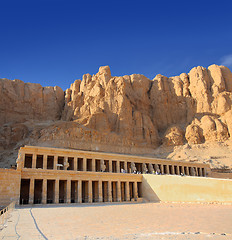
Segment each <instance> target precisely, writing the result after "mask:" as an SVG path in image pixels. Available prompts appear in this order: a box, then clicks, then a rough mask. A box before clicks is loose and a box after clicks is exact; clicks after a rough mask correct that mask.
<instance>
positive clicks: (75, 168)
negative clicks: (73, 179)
mask: <svg viewBox="0 0 232 240" xmlns="http://www.w3.org/2000/svg"><path fill="white" fill-rule="evenodd" d="M77 160H78V159H77V158H76V157H75V158H74V159H73V161H74V166H73V170H74V171H77Z"/></svg>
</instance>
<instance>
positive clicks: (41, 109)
mask: <svg viewBox="0 0 232 240" xmlns="http://www.w3.org/2000/svg"><path fill="white" fill-rule="evenodd" d="M0 92H1V100H0V112H1V115H0V124H1V128H0V144H1V148H2V149H3V150H4V149H8V148H9V147H12V148H13V147H14V148H17V146H18V145H19V144H25V143H26V144H38V145H43V146H57V147H67V148H77V149H86V150H99V151H109V152H121V153H134V154H145V153H147V154H149V153H151V151H152V149H155V148H157V147H158V146H160V145H161V144H163V145H164V146H175V145H182V144H185V143H186V142H188V143H190V144H199V143H203V142H207V141H225V140H226V139H229V138H230V136H231V135H232V120H231V119H232V110H231V105H232V73H231V72H230V70H229V69H228V68H226V67H224V66H217V65H212V66H210V67H209V68H208V69H206V68H204V67H195V68H193V69H192V70H191V71H190V72H189V74H186V73H183V74H181V75H180V76H175V77H170V78H167V77H165V76H162V75H160V74H158V75H157V76H156V77H155V78H154V79H153V80H150V79H148V78H146V77H145V76H143V75H140V74H132V75H130V76H128V75H126V76H121V77H115V76H112V75H111V71H110V68H109V67H108V66H104V67H100V68H99V72H98V73H97V74H96V75H93V76H91V75H90V74H85V75H84V76H83V79H82V80H76V81H75V82H74V83H73V84H71V86H70V88H69V89H67V90H66V91H65V93H64V92H63V91H62V90H61V89H60V88H59V87H54V88H53V87H42V86H41V85H39V84H32V83H24V82H22V81H20V80H14V81H11V80H7V79H0ZM17 144H18V145H17Z"/></svg>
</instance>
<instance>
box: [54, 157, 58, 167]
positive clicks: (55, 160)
mask: <svg viewBox="0 0 232 240" xmlns="http://www.w3.org/2000/svg"><path fill="white" fill-rule="evenodd" d="M57 163H58V156H54V162H53V164H54V165H53V169H54V170H57Z"/></svg>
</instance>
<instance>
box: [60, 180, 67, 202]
mask: <svg viewBox="0 0 232 240" xmlns="http://www.w3.org/2000/svg"><path fill="white" fill-rule="evenodd" d="M66 194H67V181H66V180H60V181H59V203H65V202H66Z"/></svg>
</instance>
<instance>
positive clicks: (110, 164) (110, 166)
mask: <svg viewBox="0 0 232 240" xmlns="http://www.w3.org/2000/svg"><path fill="white" fill-rule="evenodd" d="M109 172H112V160H109Z"/></svg>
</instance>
